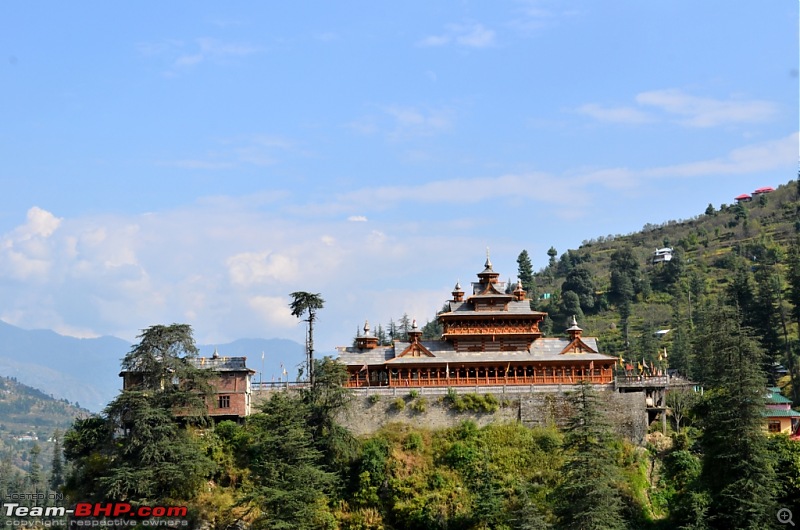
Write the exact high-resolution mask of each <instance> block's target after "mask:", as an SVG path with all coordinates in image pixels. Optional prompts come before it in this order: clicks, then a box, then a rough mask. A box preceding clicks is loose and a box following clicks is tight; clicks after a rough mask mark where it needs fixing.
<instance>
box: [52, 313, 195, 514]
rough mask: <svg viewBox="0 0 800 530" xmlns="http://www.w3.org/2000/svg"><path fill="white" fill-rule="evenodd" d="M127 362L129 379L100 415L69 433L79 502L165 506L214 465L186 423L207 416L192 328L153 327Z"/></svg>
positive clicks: (72, 482)
mask: <svg viewBox="0 0 800 530" xmlns="http://www.w3.org/2000/svg"><path fill="white" fill-rule="evenodd" d="M139 339H140V342H139V344H137V345H135V346H134V347H133V349H132V350H131V351H130V353H128V354H127V355H126V356H125V358H124V360H123V361H122V367H123V370H124V371H126V372H128V373H129V374H131V379H130V381H131V384H130V386H129V387H128V388H127V389H125V390H123V391H122V392H121V393H120V394H119V395H118V396H117V397H116V398H115V399H114V400H113V401H111V403H109V405H108V406H107V407H106V409H105V410H104V411H103V413H102V415H101V416H99V417H93V418H88V419H84V420H78V421H76V422H75V424H74V425H73V427H72V428H71V429H70V430H69V431H68V432H67V433H66V435H65V436H64V454H65V456H66V458H67V460H68V461H69V462H70V463H71V472H70V473H69V475H68V477H67V481H66V488H65V489H66V490H67V492H68V493H69V494H70V496H71V497H72V498H73V499H74V500H94V501H107V500H114V501H127V502H140V503H154V502H164V501H166V500H168V499H183V500H186V499H191V498H192V497H193V496H194V495H196V493H197V492H198V491H199V488H200V485H201V484H202V482H203V478H204V476H205V475H206V473H207V472H208V470H209V468H210V465H211V464H210V461H209V460H208V458H207V457H206V456H205V455H204V454H203V453H202V452H201V451H200V450H199V445H198V443H197V441H196V439H195V438H194V435H193V434H192V432H191V431H190V430H189V429H188V428H187V426H189V425H192V424H198V423H199V424H204V423H205V420H206V419H207V413H206V407H205V402H204V395H205V394H206V393H207V392H208V388H209V387H208V381H207V378H208V375H209V374H208V372H207V371H206V370H202V369H200V368H197V367H196V366H194V364H193V363H192V362H191V361H190V359H191V358H192V357H195V356H196V355H197V349H196V348H195V346H194V339H193V338H192V330H191V327H190V326H188V325H185V324H173V325H171V326H152V327H150V328H148V329H146V330H144V331H143V332H142V334H141V335H139Z"/></svg>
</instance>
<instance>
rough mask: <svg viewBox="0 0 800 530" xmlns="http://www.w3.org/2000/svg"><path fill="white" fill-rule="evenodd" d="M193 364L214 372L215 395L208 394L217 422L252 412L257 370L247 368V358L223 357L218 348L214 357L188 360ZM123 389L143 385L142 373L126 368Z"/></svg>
mask: <svg viewBox="0 0 800 530" xmlns="http://www.w3.org/2000/svg"><path fill="white" fill-rule="evenodd" d="M186 360H187V361H188V362H190V363H191V364H192V365H194V366H195V367H197V368H202V369H204V370H210V371H211V372H213V374H214V375H213V377H211V378H210V380H209V384H210V385H211V390H212V394H211V395H209V396H206V398H205V399H206V406H207V408H208V415H209V416H211V417H212V418H214V419H215V420H217V421H222V420H239V419H242V418H244V417H245V416H249V415H250V409H251V398H252V388H251V383H250V380H251V377H252V376H253V374H255V370H252V369H251V368H248V367H247V357H222V356H220V355H219V353H218V352H217V350H216V349H215V350H214V354H213V355H212V356H211V357H192V358H187V359H186ZM119 375H120V377H122V390H132V389H135V388H136V387H137V386H139V385H140V384H141V381H142V375H143V374H142V373H141V372H140V371H138V370H123V371H122V372H120V374H119Z"/></svg>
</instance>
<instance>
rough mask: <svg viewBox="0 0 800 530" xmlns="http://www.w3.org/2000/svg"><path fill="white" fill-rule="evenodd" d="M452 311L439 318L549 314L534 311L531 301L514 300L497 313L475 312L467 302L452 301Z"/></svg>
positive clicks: (442, 314) (450, 304)
mask: <svg viewBox="0 0 800 530" xmlns="http://www.w3.org/2000/svg"><path fill="white" fill-rule="evenodd" d="M472 298H474V296H470V299H472ZM449 306H450V311H448V312H446V313H440V314H439V316H440V317H441V316H445V315H457V316H466V315H469V314H472V315H477V316H482V317H486V316H508V315H509V314H513V315H517V316H518V315H532V316H541V317H544V316H546V315H547V313H543V312H541V311H534V310H532V309H531V304H530V300H512V301H510V302H508V304H507V305H506V309H505V310H497V311H475V307H474V306H473V305H472V304H471V303H470V302H469V300H467V301H466V302H454V301H452V300H450V302H449Z"/></svg>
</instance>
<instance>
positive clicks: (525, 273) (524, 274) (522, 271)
mask: <svg viewBox="0 0 800 530" xmlns="http://www.w3.org/2000/svg"><path fill="white" fill-rule="evenodd" d="M517 278H518V279H519V281H520V282H522V288H523V289H525V291H526V292H527V293H528V298H530V299H531V302H534V301H536V300H537V299H538V298H539V293H538V291H537V289H536V282H535V281H534V279H533V263H531V257H530V256H529V255H528V251H527V250H523V251H522V252H520V253H519V256H517Z"/></svg>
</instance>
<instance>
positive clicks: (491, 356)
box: [338, 337, 617, 366]
mask: <svg viewBox="0 0 800 530" xmlns="http://www.w3.org/2000/svg"><path fill="white" fill-rule="evenodd" d="M581 340H582V341H583V342H584V344H586V345H587V346H589V347H590V348H592V349H593V350H597V339H596V338H594V337H581ZM420 342H421V344H422V345H423V346H425V348H427V349H428V351H430V352H431V353H432V354H433V357H410V356H406V357H396V355H399V354H400V353H401V352H402V351H403V350H405V349H406V348H407V347H408V346H409V343H408V342H401V341H396V342H395V343H394V345H393V346H380V347H378V348H375V349H372V350H359V349H358V348H340V349H339V358H338V360H339V362H340V363H342V364H346V365H349V366H364V365H369V366H374V365H381V364H387V366H389V365H391V366H399V365H404V364H406V365H412V364H443V363H454V364H458V363H484V362H498V363H509V362H542V361H544V362H553V361H567V360H581V361H598V362H603V361H616V360H617V358H616V357H613V356H610V355H604V354H602V353H563V354H562V353H561V352H562V351H563V350H564V348H566V347H567V346H569V344H570V343H571V342H572V341H571V340H570V339H565V338H549V337H548V338H541V339H537V340H535V341H534V342H533V344H532V345H531V351H530V352H528V351H476V352H464V351H462V352H458V351H456V350H455V348H453V345H452V343H450V342H447V341H442V340H423V341H420ZM395 352H396V353H395Z"/></svg>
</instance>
